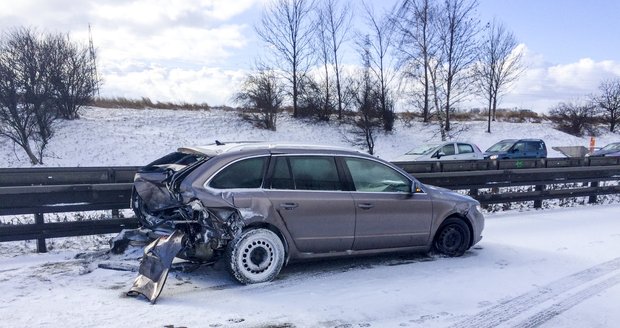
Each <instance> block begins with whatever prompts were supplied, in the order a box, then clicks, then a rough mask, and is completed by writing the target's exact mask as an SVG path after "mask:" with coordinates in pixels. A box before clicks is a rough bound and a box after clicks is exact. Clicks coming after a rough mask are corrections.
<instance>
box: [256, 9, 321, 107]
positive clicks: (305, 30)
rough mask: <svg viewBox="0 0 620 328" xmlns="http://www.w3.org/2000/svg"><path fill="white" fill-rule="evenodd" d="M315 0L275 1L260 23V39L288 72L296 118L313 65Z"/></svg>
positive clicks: (257, 28) (258, 29)
mask: <svg viewBox="0 0 620 328" xmlns="http://www.w3.org/2000/svg"><path fill="white" fill-rule="evenodd" d="M314 6H315V4H314V0H272V1H271V2H270V3H269V5H268V7H266V10H265V11H264V12H263V15H262V18H261V24H260V25H259V26H257V27H256V32H257V33H258V35H259V37H260V38H261V39H262V40H263V41H264V42H265V43H267V45H268V46H269V49H270V50H271V51H272V52H273V55H274V59H276V60H278V61H279V62H280V64H282V65H283V67H282V66H280V65H278V66H279V68H281V69H282V70H283V71H284V72H286V76H285V77H286V79H287V80H288V81H289V83H290V86H291V96H292V100H293V116H294V117H297V115H298V112H297V107H298V106H297V101H298V96H299V83H300V80H301V79H302V78H303V77H304V76H305V75H306V73H307V71H308V67H309V66H310V64H311V63H312V54H313V53H312V50H313V49H312V36H313V32H314V26H313V22H312V21H311V19H312V16H311V12H312V10H313V9H314Z"/></svg>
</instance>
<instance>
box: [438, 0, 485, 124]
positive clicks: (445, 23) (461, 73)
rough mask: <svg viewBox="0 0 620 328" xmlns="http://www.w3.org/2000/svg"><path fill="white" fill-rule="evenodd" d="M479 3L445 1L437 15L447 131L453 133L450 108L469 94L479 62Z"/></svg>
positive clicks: (458, 0) (464, 0) (462, 0)
mask: <svg viewBox="0 0 620 328" xmlns="http://www.w3.org/2000/svg"><path fill="white" fill-rule="evenodd" d="M477 6H478V2H477V0H444V4H443V6H442V7H441V8H440V10H439V13H440V15H439V16H438V20H437V23H438V26H437V31H438V33H439V34H438V36H439V42H440V47H441V53H440V58H439V61H440V62H441V65H440V66H438V67H439V68H441V70H442V72H441V79H440V82H441V87H442V89H443V90H442V93H443V97H444V99H445V100H444V104H443V105H444V106H445V108H444V109H445V112H444V114H445V126H444V129H445V130H446V131H450V110H451V106H452V105H453V104H455V103H457V102H458V101H460V100H461V99H462V98H463V97H464V96H466V95H467V92H469V91H470V84H471V79H472V74H471V65H472V64H473V63H474V61H475V59H476V47H477V40H476V36H477V34H478V32H479V27H478V20H477V18H476V17H475V15H474V14H475V10H476V8H477Z"/></svg>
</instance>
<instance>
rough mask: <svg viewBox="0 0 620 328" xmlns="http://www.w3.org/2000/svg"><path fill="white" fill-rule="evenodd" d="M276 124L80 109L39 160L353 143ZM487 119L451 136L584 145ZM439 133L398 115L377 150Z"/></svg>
mask: <svg viewBox="0 0 620 328" xmlns="http://www.w3.org/2000/svg"><path fill="white" fill-rule="evenodd" d="M277 124H278V125H277V131H275V132H274V131H266V130H261V129H257V128H254V127H253V126H252V124H250V123H248V122H246V121H243V120H242V119H241V118H240V117H239V115H238V112H234V111H224V110H217V109H213V110H209V111H186V110H178V111H173V110H156V109H152V110H134V109H103V108H86V109H84V110H83V111H82V117H81V119H79V120H75V121H60V122H59V123H58V126H57V130H56V135H55V136H54V138H53V139H52V140H51V142H50V145H49V147H48V148H49V151H48V157H47V158H45V159H44V162H45V165H46V166H69V167H71V166H111V165H143V164H146V163H148V162H150V161H152V160H154V159H156V158H158V157H160V156H162V155H165V154H167V153H169V152H171V151H174V150H176V149H177V148H178V147H180V146H188V145H190V146H191V145H204V144H209V143H213V142H214V141H215V140H220V141H242V140H261V141H275V142H302V143H314V144H324V145H335V146H345V147H352V146H351V145H350V143H348V142H347V141H346V139H347V138H349V139H350V138H351V136H350V134H348V133H347V130H348V129H349V127H347V126H341V125H338V124H337V123H335V122H330V123H313V124H310V123H308V122H304V121H300V120H295V119H292V118H291V117H290V115H288V114H282V115H281V116H280V118H279V119H278V123H277ZM486 124H487V123H486V122H480V121H479V122H464V123H460V122H453V131H455V132H453V133H454V134H455V139H459V140H469V141H472V142H474V143H476V144H477V145H478V146H479V147H480V149H482V150H485V149H487V148H488V147H489V146H491V145H492V144H494V143H495V142H497V141H499V140H501V139H507V138H540V139H543V140H545V142H546V143H547V147H548V149H549V157H559V156H561V154H560V153H558V152H556V151H554V150H553V149H552V147H554V146H586V147H587V146H588V145H589V138H588V137H584V138H578V137H574V136H571V135H568V134H565V133H563V132H560V131H557V130H555V129H553V128H552V126H551V124H549V123H507V122H495V123H494V124H493V126H492V131H493V132H492V133H491V134H489V133H486V132H485V131H486ZM618 139H619V137H618V135H617V134H606V135H603V136H601V137H599V138H597V145H598V146H603V145H605V144H607V143H609V142H612V141H618ZM438 140H440V135H439V133H438V130H437V125H435V124H431V125H426V124H423V123H418V122H414V123H413V124H412V126H405V125H404V124H403V122H401V121H397V123H396V126H395V131H394V132H393V133H392V134H389V135H383V134H379V135H378V137H377V141H376V147H375V150H376V153H377V155H378V156H379V157H381V158H384V159H387V160H391V159H393V158H396V157H398V156H399V155H402V154H403V153H405V152H406V151H408V150H410V149H411V148H413V147H414V146H416V145H419V144H423V143H428V142H432V141H438ZM20 166H29V164H28V161H27V158H26V156H25V155H24V154H23V152H22V151H21V150H20V149H19V148H14V147H13V145H12V144H11V143H10V142H9V141H7V140H5V139H0V167H20Z"/></svg>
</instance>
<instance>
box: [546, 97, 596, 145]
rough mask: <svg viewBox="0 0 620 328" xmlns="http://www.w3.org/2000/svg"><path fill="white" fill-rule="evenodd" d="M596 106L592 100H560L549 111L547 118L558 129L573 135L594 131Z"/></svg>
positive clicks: (592, 132) (593, 132)
mask: <svg viewBox="0 0 620 328" xmlns="http://www.w3.org/2000/svg"><path fill="white" fill-rule="evenodd" d="M596 115H597V107H596V105H595V104H594V103H592V102H562V103H559V104H558V105H557V106H556V107H555V108H553V109H552V110H551V111H550V112H549V118H550V119H551V121H553V122H554V123H555V124H556V128H557V129H558V130H560V131H564V132H566V133H569V134H572V135H574V136H578V137H580V136H583V135H584V133H585V132H588V133H590V134H592V135H594V134H595V133H596V129H595V126H594V124H595V123H596Z"/></svg>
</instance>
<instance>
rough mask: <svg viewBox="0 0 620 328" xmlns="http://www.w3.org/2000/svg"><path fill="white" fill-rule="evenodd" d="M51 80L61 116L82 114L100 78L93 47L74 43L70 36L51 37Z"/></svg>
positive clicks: (66, 117) (71, 118) (75, 116)
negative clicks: (82, 109) (81, 111)
mask: <svg viewBox="0 0 620 328" xmlns="http://www.w3.org/2000/svg"><path fill="white" fill-rule="evenodd" d="M47 42H48V43H50V47H49V48H50V50H51V53H50V62H49V65H50V82H51V83H52V86H53V97H54V101H55V105H56V107H57V109H58V115H59V116H60V117H61V118H64V119H69V120H73V119H76V118H78V117H79V110H80V109H81V108H82V106H84V105H86V104H88V103H90V102H91V100H92V99H93V97H94V96H95V94H96V93H97V90H98V88H99V84H100V81H99V80H98V78H97V76H96V74H95V72H96V68H95V65H96V63H95V58H93V56H94V49H93V50H92V53H91V49H89V48H88V47H86V46H83V45H80V44H78V43H75V42H72V41H71V39H70V38H69V36H68V35H67V36H62V35H56V36H50V37H49V39H48V41H47Z"/></svg>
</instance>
